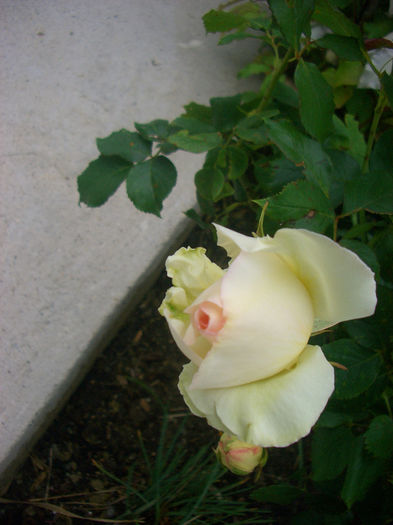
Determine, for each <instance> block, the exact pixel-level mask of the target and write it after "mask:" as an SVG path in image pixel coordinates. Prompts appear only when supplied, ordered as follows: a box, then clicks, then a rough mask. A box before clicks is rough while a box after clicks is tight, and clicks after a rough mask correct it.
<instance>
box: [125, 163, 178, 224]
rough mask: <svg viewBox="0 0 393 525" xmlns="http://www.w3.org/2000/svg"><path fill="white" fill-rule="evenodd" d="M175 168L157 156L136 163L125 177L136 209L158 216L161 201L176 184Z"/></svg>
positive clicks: (129, 194)
mask: <svg viewBox="0 0 393 525" xmlns="http://www.w3.org/2000/svg"><path fill="white" fill-rule="evenodd" d="M176 176H177V173H176V168H175V166H174V165H173V164H172V162H171V161H170V160H169V159H167V158H166V157H163V156H159V157H153V158H152V159H148V160H146V161H144V162H141V163H140V164H136V165H135V166H134V167H133V168H132V169H131V170H130V173H129V175H128V177H127V193H128V196H129V198H130V199H131V200H132V202H133V203H134V205H135V207H136V208H138V210H141V211H144V212H148V213H154V215H157V216H158V217H160V216H161V215H160V211H161V210H162V202H163V200H164V199H165V198H166V197H167V196H168V195H169V193H170V192H171V190H172V188H173V186H174V185H175V184H176Z"/></svg>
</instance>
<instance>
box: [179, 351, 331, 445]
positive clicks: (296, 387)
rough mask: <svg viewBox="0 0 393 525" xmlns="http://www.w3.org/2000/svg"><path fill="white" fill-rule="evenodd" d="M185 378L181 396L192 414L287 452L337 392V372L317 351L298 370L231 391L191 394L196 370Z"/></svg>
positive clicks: (248, 439) (302, 357)
mask: <svg viewBox="0 0 393 525" xmlns="http://www.w3.org/2000/svg"><path fill="white" fill-rule="evenodd" d="M187 366H188V371H187V374H186V373H185V372H183V373H182V377H181V385H182V386H181V391H182V393H183V395H185V397H186V398H187V399H186V402H187V404H188V405H189V406H190V409H191V411H193V412H194V413H197V412H198V414H197V415H199V416H202V415H203V416H204V417H207V418H208V419H209V420H210V421H211V423H210V424H211V425H212V426H214V427H215V428H217V429H218V430H223V428H224V427H226V428H228V429H229V430H230V432H229V433H231V434H232V435H235V436H236V437H237V438H238V439H241V440H242V441H246V442H248V443H252V444H254V445H259V446H261V447H285V446H288V445H290V444H291V443H294V442H296V441H298V440H299V439H301V438H302V437H304V436H306V435H307V434H308V433H309V432H310V430H311V427H312V426H313V425H314V424H315V423H316V421H317V419H318V417H319V416H320V414H321V412H322V411H323V409H324V407H325V405H326V403H327V401H328V399H329V397H330V395H331V394H332V392H333V389H334V370H333V367H332V366H331V365H330V364H329V363H328V361H327V360H326V358H325V357H324V355H323V352H322V350H321V349H320V348H319V347H317V346H309V345H308V346H307V347H306V348H305V349H304V351H303V352H302V353H301V354H300V356H299V359H298V361H297V363H296V365H295V366H294V367H293V368H291V369H290V370H288V371H285V372H281V373H280V374H277V375H275V376H273V377H270V378H267V379H264V380H261V381H256V382H254V383H249V384H246V385H242V386H237V387H231V388H215V389H206V390H195V389H192V388H190V384H191V382H192V378H193V374H195V373H196V367H195V366H194V365H187Z"/></svg>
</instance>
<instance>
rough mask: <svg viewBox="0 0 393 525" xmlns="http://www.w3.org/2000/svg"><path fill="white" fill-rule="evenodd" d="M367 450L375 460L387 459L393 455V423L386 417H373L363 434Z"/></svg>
mask: <svg viewBox="0 0 393 525" xmlns="http://www.w3.org/2000/svg"><path fill="white" fill-rule="evenodd" d="M364 439H365V443H366V447H367V450H368V451H369V452H370V453H371V454H372V455H373V456H375V457H376V458H381V459H388V458H390V457H391V456H392V455H393V421H392V418H390V417H389V416H387V415H384V414H383V415H379V416H377V417H375V418H374V419H373V420H372V421H371V423H370V426H369V428H368V430H367V431H366V433H365V434H364Z"/></svg>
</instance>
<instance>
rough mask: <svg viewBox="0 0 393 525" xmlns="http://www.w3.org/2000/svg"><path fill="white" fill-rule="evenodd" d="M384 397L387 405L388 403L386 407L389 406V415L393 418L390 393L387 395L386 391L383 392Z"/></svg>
mask: <svg viewBox="0 0 393 525" xmlns="http://www.w3.org/2000/svg"><path fill="white" fill-rule="evenodd" d="M382 398H383V400H384V401H385V405H386V408H387V410H388V413H389V416H390V417H391V418H393V415H392V409H391V408H390V403H389V398H388V395H387V393H386V392H384V393H383V394H382Z"/></svg>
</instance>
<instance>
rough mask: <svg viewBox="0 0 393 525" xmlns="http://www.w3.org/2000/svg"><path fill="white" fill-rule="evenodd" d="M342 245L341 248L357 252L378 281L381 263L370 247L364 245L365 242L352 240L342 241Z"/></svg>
mask: <svg viewBox="0 0 393 525" xmlns="http://www.w3.org/2000/svg"><path fill="white" fill-rule="evenodd" d="M340 244H341V246H344V248H348V250H351V251H353V252H355V253H356V255H358V256H359V257H360V258H361V259H362V261H363V262H364V263H366V264H367V266H369V267H370V268H371V269H372V271H373V272H374V273H375V275H376V277H377V279H378V277H379V272H380V268H379V262H378V259H377V256H376V255H375V253H374V251H373V250H372V249H371V248H370V246H368V245H367V244H364V243H363V242H360V241H355V240H352V239H342V240H341V241H340Z"/></svg>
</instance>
